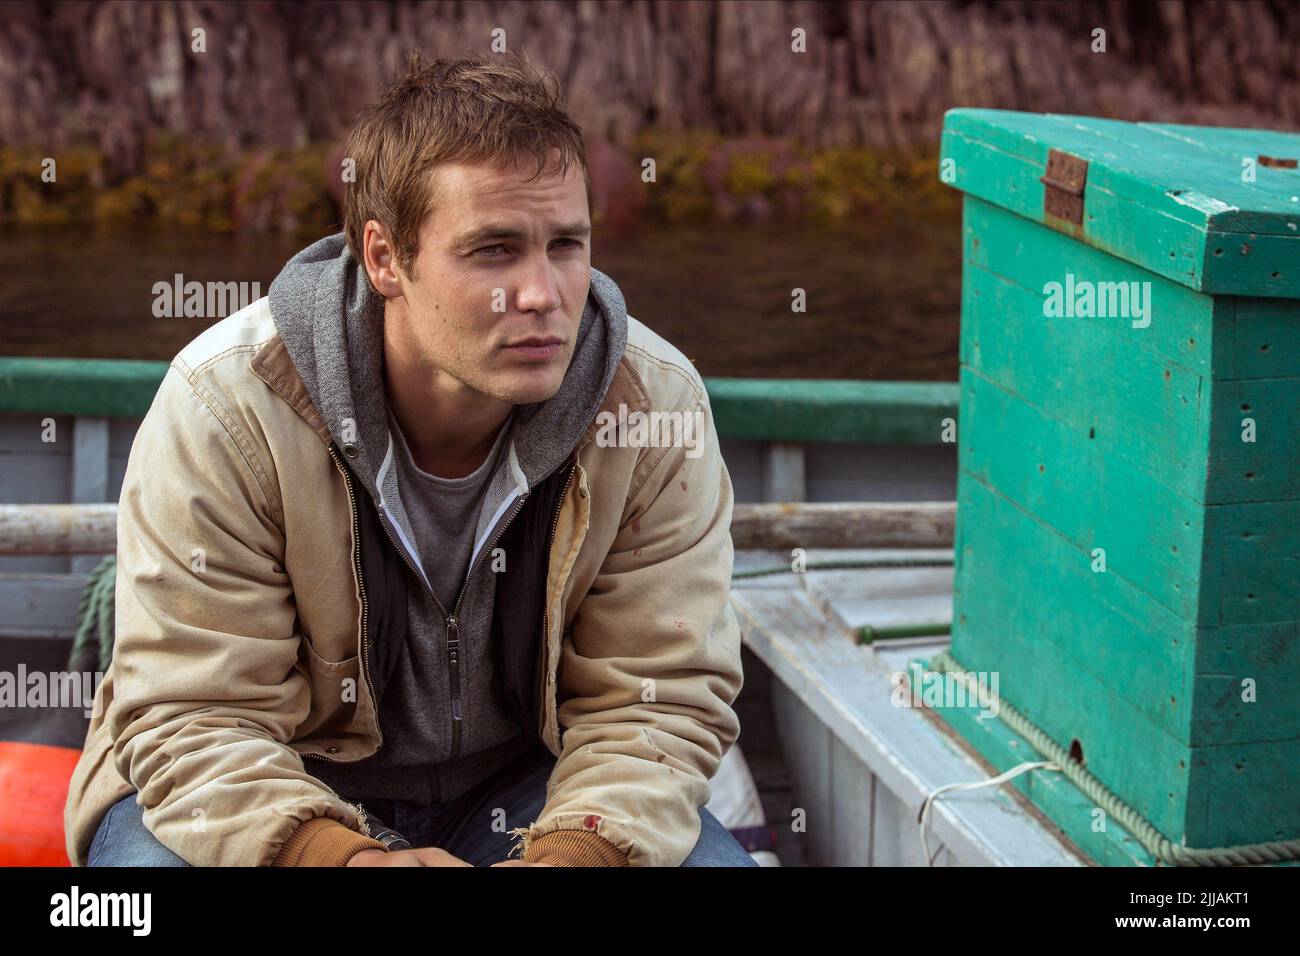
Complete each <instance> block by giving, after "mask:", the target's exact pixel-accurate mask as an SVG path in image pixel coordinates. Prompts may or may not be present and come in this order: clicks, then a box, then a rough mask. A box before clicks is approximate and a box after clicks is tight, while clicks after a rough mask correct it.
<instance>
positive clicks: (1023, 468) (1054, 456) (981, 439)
mask: <svg viewBox="0 0 1300 956" xmlns="http://www.w3.org/2000/svg"><path fill="white" fill-rule="evenodd" d="M962 408H963V411H964V412H965V415H964V417H963V427H962V434H961V436H960V441H959V445H958V461H959V463H960V465H961V467H962V468H963V469H964V470H966V471H968V472H970V473H971V474H972V475H974V476H975V477H976V478H978V479H980V480H981V481H982V482H984V483H985V484H987V485H991V486H993V487H995V488H997V489H998V491H999V492H1001V493H1002V494H1003V495H1005V496H1006V497H1007V498H1008V499H1010V500H1011V501H1013V502H1015V503H1016V504H1017V505H1018V506H1019V507H1021V508H1022V509H1024V510H1025V511H1027V512H1029V513H1031V514H1033V515H1034V516H1035V517H1036V518H1037V519H1038V520H1039V521H1042V522H1043V523H1044V524H1047V525H1050V526H1051V527H1052V528H1053V529H1054V530H1055V531H1056V532H1057V533H1058V534H1060V535H1061V536H1062V537H1064V538H1065V539H1066V540H1067V541H1069V542H1070V544H1072V545H1073V546H1074V547H1075V548H1077V549H1078V552H1079V553H1078V556H1077V560H1079V561H1081V562H1083V563H1084V564H1087V563H1089V562H1091V560H1092V558H1091V554H1092V551H1093V549H1094V548H1102V549H1104V550H1105V554H1106V568H1107V574H1108V575H1118V576H1119V577H1121V578H1123V579H1124V580H1125V581H1127V582H1128V583H1129V584H1130V585H1132V586H1133V587H1135V588H1136V589H1137V590H1139V591H1141V592H1142V593H1143V594H1144V595H1146V596H1147V597H1149V598H1151V599H1152V600H1153V601H1156V602H1159V603H1160V604H1161V605H1163V606H1164V607H1165V608H1166V609H1168V610H1169V611H1170V612H1172V613H1173V614H1176V615H1178V616H1179V617H1181V618H1182V619H1183V620H1185V621H1192V622H1195V621H1196V618H1197V611H1198V607H1199V603H1200V598H1199V592H1200V581H1201V550H1202V542H1201V533H1202V525H1203V521H1204V517H1203V507H1202V506H1201V505H1200V504H1199V503H1197V502H1195V501H1193V500H1192V499H1191V498H1188V497H1186V496H1183V495H1180V494H1178V493H1177V492H1175V491H1173V490H1172V489H1170V488H1169V487H1168V486H1167V485H1164V484H1163V483H1161V482H1159V481H1157V480H1155V479H1154V478H1152V477H1151V476H1150V475H1149V474H1147V473H1145V472H1143V471H1142V470H1140V469H1138V468H1135V467H1133V466H1132V465H1130V464H1129V463H1128V462H1126V461H1125V460H1124V459H1123V458H1120V457H1118V456H1115V455H1110V454H1107V453H1106V451H1105V450H1104V448H1103V447H1101V446H1099V445H1098V444H1097V442H1096V440H1095V439H1091V438H1089V437H1088V433H1087V432H1084V431H1081V430H1076V429H1071V428H1069V427H1067V426H1066V425H1064V424H1063V423H1061V422H1060V421H1058V420H1056V419H1054V418H1051V417H1050V416H1048V415H1045V414H1044V413H1043V412H1042V411H1040V410H1039V409H1037V408H1035V407H1033V406H1031V405H1028V404H1026V403H1025V402H1023V401H1021V400H1020V399H1019V398H1017V397H1016V396H1015V395H1013V394H1011V393H1009V392H1007V391H1005V390H1004V389H1002V388H1000V387H999V386H998V385H997V384H996V383H994V382H992V381H990V380H989V379H987V378H985V377H984V376H983V375H982V374H981V373H980V372H978V371H977V370H974V369H963V370H962ZM1117 488H1123V489H1124V493H1123V494H1116V493H1115V489H1117ZM1132 649H1133V650H1134V652H1137V653H1146V651H1141V650H1139V649H1138V648H1137V647H1133V648H1132Z"/></svg>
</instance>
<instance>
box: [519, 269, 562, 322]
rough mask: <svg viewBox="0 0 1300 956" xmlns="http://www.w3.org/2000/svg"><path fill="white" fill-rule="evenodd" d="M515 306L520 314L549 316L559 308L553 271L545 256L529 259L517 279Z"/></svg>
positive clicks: (557, 289)
mask: <svg viewBox="0 0 1300 956" xmlns="http://www.w3.org/2000/svg"><path fill="white" fill-rule="evenodd" d="M516 306H517V307H518V309H519V311H520V312H536V313H537V314H538V315H550V314H551V313H552V312H554V311H555V310H556V309H558V308H559V307H560V290H559V286H558V285H557V284H556V281H555V270H554V269H553V268H552V267H551V263H550V262H549V261H548V259H547V257H546V256H545V255H541V256H535V257H531V258H530V260H529V262H528V264H527V265H526V266H525V268H524V272H523V274H522V275H520V277H519V291H518V293H517V302H516Z"/></svg>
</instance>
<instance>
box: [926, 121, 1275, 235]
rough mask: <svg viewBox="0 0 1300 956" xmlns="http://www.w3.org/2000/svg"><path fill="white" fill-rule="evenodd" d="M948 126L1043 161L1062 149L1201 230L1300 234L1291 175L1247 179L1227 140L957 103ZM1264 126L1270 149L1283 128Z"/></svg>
mask: <svg viewBox="0 0 1300 956" xmlns="http://www.w3.org/2000/svg"><path fill="white" fill-rule="evenodd" d="M944 126H945V128H948V127H951V128H952V129H954V130H955V131H959V132H961V133H963V134H964V135H967V136H969V137H972V138H976V139H980V140H984V141H987V142H990V143H991V144H993V145H995V146H997V147H998V148H999V149H1002V150H1004V151H1006V152H1009V153H1011V154H1012V155H1015V156H1019V157H1021V158H1023V159H1029V160H1035V161H1036V160H1038V159H1039V158H1040V157H1041V158H1042V159H1043V160H1044V163H1045V160H1046V150H1048V149H1053V148H1054V149H1063V150H1065V151H1067V152H1069V153H1071V154H1072V155H1074V156H1078V157H1080V158H1081V159H1085V160H1087V161H1088V164H1089V166H1088V180H1089V182H1090V183H1091V182H1092V181H1093V180H1094V176H1095V177H1096V182H1097V184H1098V185H1099V186H1101V187H1102V188H1104V189H1106V190H1108V191H1110V192H1113V193H1115V194H1117V195H1121V196H1124V197H1126V198H1129V199H1133V200H1135V201H1138V202H1141V203H1143V204H1144V205H1149V206H1150V207H1151V208H1153V209H1155V210H1158V211H1160V212H1164V213H1165V214H1167V215H1171V216H1174V217H1175V218H1183V219H1185V220H1186V221H1188V222H1190V223H1193V224H1195V225H1197V226H1198V227H1199V228H1201V229H1203V230H1207V231H1211V232H1241V233H1250V232H1254V233H1258V234H1270V235H1281V236H1293V235H1297V234H1300V230H1297V229H1292V228H1291V224H1300V201H1297V202H1292V201H1291V198H1290V197H1291V196H1292V195H1294V194H1295V191H1294V190H1292V189H1290V188H1289V187H1287V186H1286V183H1287V182H1288V181H1289V180H1287V179H1286V178H1285V177H1274V176H1271V175H1270V176H1267V177H1265V178H1264V181H1263V182H1260V181H1259V178H1258V177H1257V178H1256V182H1254V183H1249V182H1243V181H1242V178H1241V172H1242V167H1241V161H1240V158H1239V157H1238V156H1237V155H1236V153H1235V151H1231V150H1229V149H1227V148H1226V147H1225V149H1218V150H1211V149H1207V148H1206V147H1204V146H1202V145H1200V144H1198V143H1194V142H1189V141H1186V140H1180V139H1179V138H1177V137H1174V136H1171V135H1169V134H1168V133H1166V132H1162V131H1161V130H1159V129H1157V128H1154V127H1148V126H1143V125H1139V124H1135V123H1127V122H1124V121H1121V120H1107V119H1101V118H1099V117H1093V116H1066V115H1059V114H1050V113H1049V114H1037V113H1017V112H1011V111H1003V110H965V109H959V110H950V111H949V112H948V114H946V115H945V118H944ZM1204 129H1206V130H1207V131H1209V130H1212V128H1210V127H1206V128H1204ZM1243 132H1246V131H1243ZM1266 132H1268V133H1269V139H1270V142H1271V143H1272V144H1273V148H1276V144H1277V137H1278V136H1285V135H1286V134H1278V133H1275V132H1272V131H1266ZM1288 139H1289V140H1290V141H1291V146H1290V148H1289V150H1288V152H1292V153H1300V136H1294V135H1293V136H1290V137H1288ZM1269 172H1270V174H1271V173H1273V172H1277V171H1276V170H1269Z"/></svg>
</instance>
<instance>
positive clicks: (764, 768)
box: [732, 549, 1088, 866]
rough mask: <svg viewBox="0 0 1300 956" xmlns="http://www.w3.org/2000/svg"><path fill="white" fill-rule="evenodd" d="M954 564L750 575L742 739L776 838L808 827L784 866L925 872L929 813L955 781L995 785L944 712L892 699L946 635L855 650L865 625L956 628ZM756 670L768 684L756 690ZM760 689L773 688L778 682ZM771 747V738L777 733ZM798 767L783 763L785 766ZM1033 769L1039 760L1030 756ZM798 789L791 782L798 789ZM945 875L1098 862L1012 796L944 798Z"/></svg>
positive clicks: (813, 557) (905, 556) (843, 553)
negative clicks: (903, 676)
mask: <svg viewBox="0 0 1300 956" xmlns="http://www.w3.org/2000/svg"><path fill="white" fill-rule="evenodd" d="M944 557H947V558H949V559H950V558H951V552H950V551H948V552H935V551H927V552H919V551H908V552H903V551H884V550H853V551H849V550H839V549H837V550H834V551H817V552H814V551H811V550H810V551H809V552H808V553H807V562H808V566H809V567H810V568H812V567H814V566H815V565H816V564H817V563H819V562H823V561H844V560H865V561H907V560H913V561H934V560H936V559H942V558H944ZM781 565H785V566H786V567H789V565H790V556H789V554H788V553H785V552H738V553H737V556H736V571H737V572H738V573H743V572H744V571H746V570H752V569H756V568H769V567H777V566H781ZM951 601H952V568H951V567H950V566H949V567H925V566H922V567H877V568H864V569H853V570H827V571H819V570H808V571H805V572H803V573H793V572H786V573H784V574H774V575H765V576H762V577H754V578H743V577H741V578H738V579H737V580H736V581H735V583H734V587H733V591H732V603H733V606H734V607H735V609H736V612H737V615H738V617H739V619H740V622H741V630H742V635H743V639H744V643H745V647H746V651H747V657H746V663H747V664H749V663H750V662H751V660H752V661H753V662H754V663H756V664H757V665H758V670H747V672H746V685H747V690H751V695H750V696H749V699H748V700H747V699H746V697H747V695H746V693H745V692H742V695H741V700H740V701H738V705H737V706H738V709H739V710H740V712H741V716H742V727H744V729H743V730H742V737H741V744H742V746H743V747H744V750H745V755H746V758H747V759H748V760H749V762H750V765H751V768H752V769H754V773H755V779H756V780H757V781H758V782H759V788H760V792H761V793H762V794H763V796H764V800H765V803H767V804H770V806H769V807H768V810H769V814H768V820H769V822H770V823H772V824H774V825H775V826H776V827H777V831H778V834H779V835H780V834H783V833H784V832H785V831H789V830H791V824H790V822H789V821H791V820H792V814H794V813H795V812H796V811H798V810H800V809H802V810H803V811H804V812H803V813H802V814H799V815H798V817H795V819H802V820H803V821H804V823H805V824H806V830H805V831H804V832H803V833H798V832H795V833H792V834H790V835H789V837H788V839H786V840H785V842H786V843H787V844H788V845H787V846H781V845H779V848H778V852H779V853H780V854H782V863H783V864H784V865H799V864H801V863H802V864H806V865H844V866H898V865H902V866H909V865H911V866H915V865H924V855H923V853H922V850H921V839H920V830H919V826H918V823H917V813H918V811H919V810H920V807H921V805H922V802H923V801H924V799H925V796H926V795H927V794H928V793H931V792H933V791H934V790H935V789H937V788H938V787H940V786H942V785H944V784H950V783H958V782H968V781H978V780H986V779H988V778H989V777H991V776H994V775H995V774H996V773H997V771H995V770H993V769H992V768H991V767H989V766H988V764H987V763H985V762H984V761H983V760H982V759H980V758H979V757H978V756H976V755H974V754H973V752H971V751H970V750H969V748H968V747H967V746H966V745H965V744H964V743H962V742H961V740H960V739H959V738H958V737H956V735H954V734H953V733H952V732H951V731H950V730H949V729H948V728H947V727H946V726H945V725H944V724H942V723H941V722H940V721H939V720H938V719H937V718H935V716H934V715H933V714H931V713H929V712H927V711H925V710H923V709H920V708H911V707H898V706H894V704H893V703H892V702H891V692H892V691H893V683H892V682H891V675H893V674H895V673H897V672H899V671H903V670H905V669H906V666H907V662H908V661H909V660H911V659H914V658H918V657H919V658H928V657H930V656H932V655H934V654H936V653H938V652H939V651H941V650H943V649H944V648H946V647H947V645H948V637H947V636H946V634H945V633H936V634H933V635H928V636H927V635H920V636H915V637H908V638H901V639H892V640H891V639H878V640H876V641H874V642H873V643H872V644H860V643H857V642H856V640H855V634H856V633H857V632H858V631H859V629H861V628H863V627H866V626H872V627H881V626H886V625H888V626H891V627H895V628H901V629H910V630H912V631H923V630H925V629H926V628H927V627H929V626H931V625H937V626H936V627H935V628H934V629H935V630H936V631H940V632H944V631H946V630H947V629H948V626H949V624H950V615H951ZM756 675H757V683H758V684H759V685H760V686H758V687H754V688H752V689H750V688H749V682H750V680H751V679H753V678H755V676H756ZM762 685H766V686H765V687H764V686H762ZM763 692H766V693H768V694H770V700H771V708H770V709H771V714H772V722H773V724H774V725H775V728H776V737H777V738H778V739H779V743H780V748H779V749H780V751H781V752H780V754H779V755H773V754H769V753H768V752H767V749H766V748H764V747H763V745H762V738H763V737H765V736H767V735H766V734H764V733H763V732H762V729H761V728H762V721H761V718H759V726H757V727H756V726H751V725H750V724H749V723H747V720H754V719H755V713H756V712H759V711H761V706H760V705H759V703H758V702H757V701H755V700H754V699H753V696H752V695H753V694H755V693H763ZM769 740H770V738H769ZM777 757H779V760H780V762H783V763H784V771H785V776H784V777H783V776H782V767H781V765H780V762H778V760H777V759H776V758H777ZM1025 759H1026V760H1035V759H1038V758H1037V756H1036V755H1034V754H1032V753H1027V754H1026V756H1025ZM786 778H788V782H787V779H786ZM929 846H930V852H931V855H932V857H933V858H934V864H933V865H935V866H988V865H994V866H999V865H1000V866H1080V865H1088V861H1087V860H1086V858H1084V857H1083V856H1082V855H1081V854H1079V852H1078V851H1077V849H1076V848H1074V847H1073V845H1072V844H1070V843H1069V842H1068V841H1067V840H1066V839H1065V838H1064V836H1063V835H1062V834H1061V832H1060V830H1059V828H1057V827H1056V826H1054V825H1053V824H1052V823H1051V822H1050V821H1048V820H1047V819H1046V818H1045V817H1044V816H1042V814H1041V813H1039V812H1038V811H1037V810H1036V809H1034V808H1033V807H1032V806H1031V805H1030V804H1029V803H1028V802H1027V801H1026V800H1025V799H1024V798H1023V797H1022V796H1021V795H1020V794H1019V793H1018V792H1017V791H1015V790H1014V789H1013V788H1012V787H1011V786H1010V785H1008V784H1004V785H1002V786H1001V787H996V788H993V787H990V788H985V789H981V790H975V791H967V792H959V793H951V794H946V795H944V796H943V797H942V798H940V799H939V800H937V801H936V802H935V803H934V806H933V808H932V810H931V815H930V836H929Z"/></svg>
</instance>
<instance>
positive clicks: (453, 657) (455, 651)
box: [433, 491, 532, 760]
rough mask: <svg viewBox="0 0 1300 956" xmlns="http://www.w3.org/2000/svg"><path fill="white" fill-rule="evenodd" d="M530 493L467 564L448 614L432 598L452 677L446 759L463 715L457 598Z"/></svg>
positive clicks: (454, 752)
mask: <svg viewBox="0 0 1300 956" xmlns="http://www.w3.org/2000/svg"><path fill="white" fill-rule="evenodd" d="M531 494H532V492H531V491H526V492H524V493H523V494H522V495H520V496H519V500H518V501H516V502H515V506H514V507H513V508H512V509H511V510H510V514H508V515H507V516H506V518H505V520H504V521H501V522H499V523H498V525H497V532H496V534H495V535H493V536H492V543H491V544H490V545H486V546H484V548H483V550H482V551H480V552H479V556H478V560H477V561H475V562H474V564H473V565H472V566H471V567H470V569H469V572H468V573H467V574H466V575H465V580H464V581H462V582H461V585H460V592H459V593H458V594H457V595H456V603H455V605H454V606H453V607H452V609H451V615H450V616H448V615H447V612H446V611H445V610H443V607H442V604H441V602H439V601H438V599H437V597H435V598H434V599H433V602H434V603H435V604H437V605H438V610H439V611H442V613H443V617H444V619H445V621H446V624H447V672H448V674H449V675H450V677H451V756H449V757H448V758H447V759H448V760H454V759H455V758H456V757H457V756H458V755H459V754H460V738H461V723H462V720H461V719H462V717H463V716H464V715H463V713H462V709H461V700H460V624H459V622H458V621H457V619H456V615H457V614H458V613H459V612H460V602H461V601H462V600H464V598H465V592H466V591H468V590H469V581H470V578H472V577H473V576H474V572H475V571H476V570H478V566H479V565H480V564H482V563H483V558H484V556H485V555H488V554H491V553H492V549H493V548H495V547H496V543H497V542H498V541H500V540H501V536H502V535H503V534H505V530H506V528H508V527H510V522H512V521H514V520H515V516H516V515H517V514H519V512H520V511H522V510H523V507H524V502H526V501H527V500H528V497H529V495H531Z"/></svg>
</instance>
